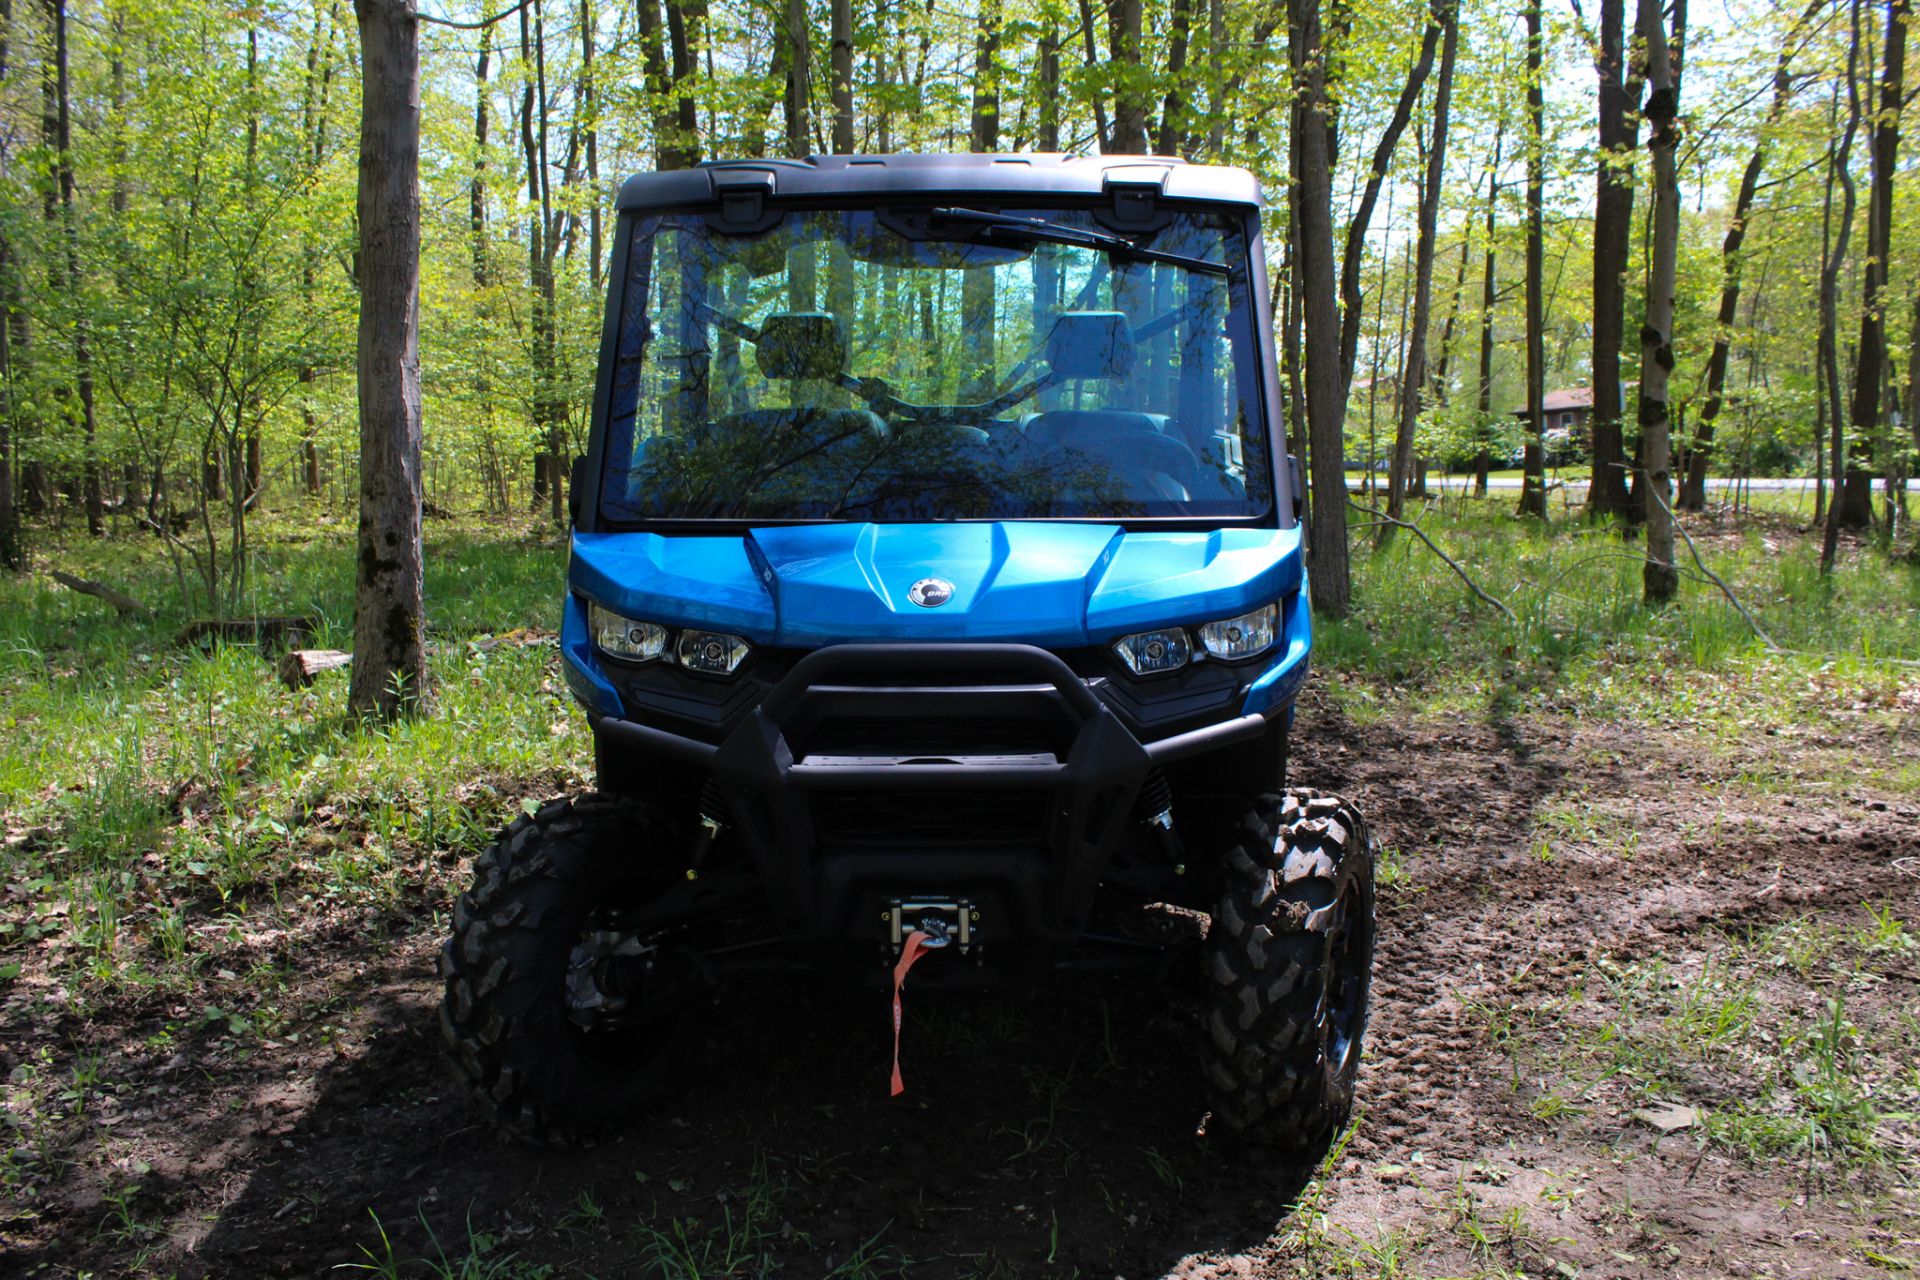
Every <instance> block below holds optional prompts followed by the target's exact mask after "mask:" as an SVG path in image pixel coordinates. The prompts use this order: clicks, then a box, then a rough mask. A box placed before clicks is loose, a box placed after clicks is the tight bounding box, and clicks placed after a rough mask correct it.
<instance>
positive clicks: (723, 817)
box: [687, 778, 727, 880]
mask: <svg viewBox="0 0 1920 1280" xmlns="http://www.w3.org/2000/svg"><path fill="white" fill-rule="evenodd" d="M726 829H727V798H726V797H725V796H724V795H722V794H721V793H720V784H719V783H717V782H715V781H714V780H713V779H712V778H708V779H707V783H706V785H705V786H703V787H701V788H700V834H699V835H698V836H696V837H694V841H693V856H692V857H691V858H690V859H688V861H687V879H689V880H698V879H699V878H700V868H701V866H702V864H704V863H705V862H706V860H707V855H708V854H709V853H711V852H713V845H714V841H716V840H718V839H719V838H720V833H721V832H722V831H725V830H726Z"/></svg>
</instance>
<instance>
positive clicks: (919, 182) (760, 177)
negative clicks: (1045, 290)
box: [619, 154, 1262, 209]
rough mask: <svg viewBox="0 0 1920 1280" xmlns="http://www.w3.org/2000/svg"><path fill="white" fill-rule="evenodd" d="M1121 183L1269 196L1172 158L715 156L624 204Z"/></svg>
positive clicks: (1075, 191) (1105, 190)
mask: <svg viewBox="0 0 1920 1280" xmlns="http://www.w3.org/2000/svg"><path fill="white" fill-rule="evenodd" d="M1116 189H1119V190H1121V191H1126V190H1132V191H1135V192H1139V193H1141V194H1147V193H1149V192H1150V193H1151V194H1152V195H1153V196H1154V197H1156V198H1159V199H1166V200H1207V201H1220V202H1226V203H1231V204H1242V205H1251V206H1254V207H1256V208H1257V207H1259V206H1260V205H1261V203H1262V201H1261V197H1260V183H1259V180H1258V179H1256V178H1255V177H1254V176H1253V175H1252V174H1251V173H1249V172H1247V170H1245V169H1238V168H1231V167H1228V166H1226V165H1199V164H1188V163H1186V162H1185V161H1184V160H1179V159H1176V158H1174V157H1172V156H1106V155H1098V156H1073V155H1012V154H988V155H891V156H809V157H808V158H807V159H805V160H782V159H763V160H715V161H709V162H707V163H705V164H702V165H699V166H698V167H696V168H692V169H676V170H668V171H666V172H661V173H640V174H635V175H634V176H633V177H631V178H628V179H627V181H626V183H625V184H624V185H623V186H622V187H621V188H620V202H619V207H620V208H622V209H664V208H676V207H685V206H688V205H703V204H711V203H713V202H715V201H718V200H720V199H722V196H723V194H724V193H726V192H728V191H739V192H740V193H742V194H746V193H747V192H753V193H755V194H758V195H760V196H762V197H763V198H770V199H773V200H778V201H787V200H834V199H845V198H848V197H853V198H860V197H883V196H929V195H932V196H942V195H952V196H969V197H976V198H978V197H989V196H991V197H1007V196H1012V197H1021V196H1051V197H1062V196H1064V197H1069V198H1079V199H1087V198H1093V199H1097V198H1099V197H1101V196H1103V195H1109V194H1113V193H1114V192H1115V191H1116Z"/></svg>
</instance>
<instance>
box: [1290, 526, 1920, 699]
mask: <svg viewBox="0 0 1920 1280" xmlns="http://www.w3.org/2000/svg"><path fill="white" fill-rule="evenodd" d="M1419 519H1420V521H1421V524H1422V527H1423V528H1424V529H1425V530H1426V531H1427V532H1428V534H1429V536H1431V537H1433V538H1434V539H1435V541H1436V542H1438V543H1439V544H1440V545H1441V546H1442V547H1444V548H1449V549H1450V552H1451V553H1452V554H1454V555H1455V556H1456V558H1457V559H1459V560H1461V562H1462V563H1463V565H1464V566H1465V567H1466V569H1467V570H1468V572H1469V573H1470V574H1472V575H1473V577H1474V578H1475V580H1476V581H1477V582H1478V583H1479V584H1480V585H1481V586H1482V587H1483V588H1485V589H1486V590H1487V591H1489V592H1490V593H1492V594H1493V595H1495V596H1497V597H1500V598H1501V599H1503V600H1504V601H1505V602H1506V603H1507V605H1508V607H1509V608H1510V609H1511V610H1512V611H1513V613H1514V615H1515V619H1514V620H1513V621H1508V620H1507V619H1506V618H1504V617H1502V616H1501V615H1500V614H1499V613H1497V612H1496V611H1494V610H1492V609H1491V608H1488V607H1487V606H1486V605H1484V604H1483V603H1480V602H1478V601H1476V600H1474V599H1473V598H1472V597H1471V596H1470V594H1469V593H1468V592H1467V590H1466V589H1465V587H1464V586H1463V585H1462V584H1461V583H1460V581H1459V580H1458V579H1457V578H1456V577H1454V576H1453V574H1452V572H1451V571H1450V570H1449V569H1448V568H1447V567H1446V566H1445V565H1444V564H1442V563H1441V562H1440V561H1439V559H1438V558H1436V557H1435V556H1434V555H1433V554H1432V553H1431V552H1429V551H1428V550H1427V549H1426V548H1425V547H1424V546H1422V545H1421V544H1420V542H1419V541H1418V539H1415V538H1411V537H1408V536H1406V535H1404V534H1402V535H1400V536H1397V537H1395V538H1393V539H1392V540H1391V541H1390V542H1388V543H1387V544H1385V545H1384V546H1382V545H1379V544H1378V543H1376V542H1375V541H1374V540H1373V537H1372V531H1371V530H1364V529H1363V530H1359V531H1357V532H1356V533H1355V535H1354V543H1353V546H1354V577H1355V588H1354V595H1355V602H1356V605H1355V611H1354V613H1353V614H1352V616H1350V617H1348V618H1346V619H1341V620H1332V619H1317V620H1316V628H1317V631H1316V635H1315V637H1314V644H1315V655H1314V657H1315V662H1316V663H1317V664H1318V665H1319V666H1320V667H1321V668H1322V669H1331V670H1332V671H1333V672H1334V673H1335V675H1336V680H1335V682H1334V687H1335V689H1336V690H1337V691H1338V692H1339V694H1340V695H1341V696H1342V698H1343V700H1344V701H1345V703H1346V704H1347V706H1348V708H1349V710H1350V711H1351V712H1352V714H1354V715H1355V716H1356V717H1358V718H1362V719H1364V718H1367V717H1369V716H1378V715H1380V714H1382V713H1383V712H1384V711H1385V710H1386V709H1387V708H1388V707H1392V708H1394V709H1395V710H1396V712H1403V711H1405V710H1407V709H1408V704H1409V703H1411V704H1412V709H1413V710H1415V711H1417V712H1418V711H1426V712H1433V713H1447V712H1459V711H1465V710H1472V711H1475V712H1488V711H1492V712H1495V713H1497V714H1503V715H1504V714H1514V713H1516V712H1521V711H1528V710H1548V711H1555V710H1564V711H1573V712H1576V713H1578V714H1581V715H1595V714H1599V715H1608V716H1632V717H1641V718H1666V719H1671V718H1674V717H1676V716H1685V717H1692V716H1725V715H1728V714H1739V713H1740V712H1741V711H1742V710H1744V709H1749V708H1751V707H1752V706H1753V705H1754V703H1755V699H1754V698H1753V697H1752V694H1753V693H1754V692H1756V691H1757V692H1759V693H1760V694H1761V695H1762V696H1761V697H1760V698H1759V699H1758V701H1759V702H1760V703H1762V704H1779V705H1782V706H1790V707H1791V708H1792V709H1793V713H1794V714H1795V715H1797V714H1798V710H1799V709H1800V708H1801V707H1802V706H1803V705H1804V704H1806V703H1808V702H1810V701H1811V702H1814V703H1816V704H1817V703H1819V702H1822V701H1827V702H1832V701H1835V700H1836V699H1834V698H1832V697H1829V696H1827V695H1829V694H1832V693H1838V694H1839V695H1840V696H1842V697H1845V698H1846V699H1847V705H1848V706H1852V705H1853V704H1854V703H1864V704H1866V705H1867V706H1868V707H1870V708H1871V707H1885V708H1889V709H1892V708H1894V707H1895V706H1896V702H1897V699H1898V698H1899V697H1900V694H1901V691H1902V690H1903V689H1904V688H1906V687H1908V686H1910V685H1912V684H1913V683H1914V682H1915V678H1916V677H1915V671H1914V669H1913V667H1912V666H1911V665H1907V664H1913V663H1916V662H1920V569H1916V568H1915V567H1914V566H1913V565H1911V564H1901V563H1896V562H1893V561H1891V560H1889V558H1888V557H1886V556H1884V555H1882V554H1880V553H1879V552H1877V551H1874V550H1872V549H1870V548H1867V547H1850V548H1848V549H1847V552H1846V554H1845V555H1844V556H1843V557H1842V560H1841V563H1840V564H1839V566H1838V567H1837V569H1836V571H1835V573H1834V574H1833V576H1832V577H1831V578H1823V577H1821V576H1820V574H1819V572H1818V568H1817V555H1818V551H1817V546H1816V544H1815V541H1814V539H1812V538H1810V537H1807V536H1804V535H1800V534H1798V533H1796V532H1794V531H1793V530H1792V529H1791V527H1788V526H1784V525H1778V526H1776V525H1775V524H1772V523H1765V522H1763V523H1760V524H1758V525H1747V526H1744V527H1737V528H1735V527H1729V528H1727V529H1725V530H1722V531H1717V532H1711V533H1710V532H1709V531H1708V529H1707V528H1706V527H1705V526H1703V527H1702V528H1700V529H1699V530H1697V531H1696V534H1695V536H1696V541H1698V542H1700V543H1701V549H1702V553H1703V554H1704V555H1705V556H1706V557H1707V559H1708V563H1709V565H1710V566H1711V567H1712V568H1713V570H1714V571H1715V572H1716V573H1718V574H1719V575H1720V576H1722V577H1723V578H1725V579H1726V580H1727V581H1728V583H1729V584H1730V585H1731V586H1732V587H1733V589H1734V591H1735V593H1736V594H1737V595H1738V596H1739V597H1740V599H1741V600H1742V602H1743V603H1744V604H1745V605H1746V606H1747V608H1748V609H1749V610H1751V611H1752V612H1753V613H1754V614H1755V616H1756V617H1757V618H1758V620H1759V621H1760V624H1761V625H1762V626H1763V627H1764V628H1765V629H1766V631H1767V633H1768V634H1769V635H1770V636H1771V637H1772V638H1773V639H1774V641H1775V642H1776V643H1777V644H1778V645H1779V646H1780V648H1781V649H1783V650H1787V651H1789V652H1786V653H1770V652H1769V651H1768V650H1767V649H1766V648H1765V646H1764V645H1763V644H1762V643H1761V642H1760V640H1759V639H1758V637H1756V636H1755V635H1754V633H1753V631H1752V629H1751V628H1750V627H1749V626H1748V625H1747V624H1746V622H1745V621H1744V620H1743V619H1742V618H1741V617H1740V615H1739V614H1738V612H1737V611H1736V610H1735V609H1734V608H1733V607H1732V606H1731V605H1730V604H1728V603H1727V601H1726V599H1725V598H1724V596H1722V594H1721V593H1720V591H1719V589H1718V588H1717V587H1715V586H1714V585H1713V584H1712V583H1711V582H1709V581H1707V580H1706V579H1704V578H1702V577H1700V576H1699V575H1698V574H1697V573H1695V572H1694V570H1693V567H1692V565H1691V562H1690V561H1689V560H1686V559H1685V558H1684V557H1685V553H1684V548H1683V549H1682V555H1683V564H1682V567H1683V570H1684V572H1685V576H1683V580H1682V583H1681V588H1680V595H1679V598H1678V599H1677V600H1676V601H1675V602H1674V604H1673V605H1672V606H1671V607H1668V608H1663V609H1649V608H1647V607H1645V606H1644V604H1643V603H1642V592H1641V570H1642V559H1641V556H1642V551H1641V547H1640V544H1639V543H1637V542H1622V541H1621V540H1620V539H1618V538H1617V537H1615V536H1614V535H1612V534H1610V533H1608V532H1606V531H1603V530H1595V529H1592V528H1590V527H1588V526H1587V525H1586V524H1585V523H1584V522H1581V521H1579V520H1577V519H1576V520H1573V521H1559V522H1556V523H1552V524H1548V525H1541V524H1538V523H1536V522H1521V521H1516V520H1514V519H1513V518H1512V517H1511V516H1510V515H1509V514H1508V512H1507V509H1506V505H1505V504H1504V503H1498V502H1495V503H1485V502H1479V501H1474V500H1468V499H1459V498H1449V499H1446V500H1444V501H1438V502H1434V503H1432V504H1429V505H1428V506H1427V507H1425V508H1424V509H1423V510H1422V513H1421V514H1420V515H1419ZM1365 520H1366V517H1365V516H1364V515H1359V514H1358V513H1356V521H1357V522H1360V523H1364V522H1365ZM1809 682H1811V683H1812V684H1813V685H1814V686H1815V688H1814V689H1813V690H1811V691H1809V690H1807V689H1806V688H1805V686H1806V685H1807V684H1808V683H1809ZM1731 687H1737V688H1738V690H1739V691H1740V696H1738V697H1735V698H1730V699H1729V698H1725V697H1723V696H1721V695H1723V694H1724V693H1726V692H1728V691H1729V689H1730V688H1731ZM1789 695H1790V696H1789ZM1782 699H1785V701H1784V702H1783V701H1782ZM1789 719H1790V718H1789Z"/></svg>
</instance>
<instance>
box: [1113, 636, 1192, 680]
mask: <svg viewBox="0 0 1920 1280" xmlns="http://www.w3.org/2000/svg"><path fill="white" fill-rule="evenodd" d="M1113 651H1114V652H1115V653H1117V654H1119V655H1120V661H1122V662H1124V663H1126V664H1127V670H1129V671H1131V672H1133V674H1135V675H1137V676H1150V675H1157V674H1159V673H1160V672H1162V671H1178V670H1179V669H1180V668H1181V667H1184V666H1186V665H1187V659H1188V657H1190V656H1191V655H1192V653H1193V645H1192V642H1191V641H1189V640H1188V639H1187V633H1186V629H1185V628H1183V627H1168V628H1166V629H1165V630H1163V631H1141V632H1138V633H1136V634H1134V635H1130V636H1121V637H1120V638H1119V639H1118V640H1115V641H1114V642H1113Z"/></svg>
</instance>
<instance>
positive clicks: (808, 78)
mask: <svg viewBox="0 0 1920 1280" xmlns="http://www.w3.org/2000/svg"><path fill="white" fill-rule="evenodd" d="M781 30H782V32H783V33H784V35H785V37H786V46H787V100H786V101H787V154H788V155H789V156H792V157H793V158H794V159H796V160H804V159H806V158H807V156H808V154H809V153H811V152H812V150H813V143H812V140H811V139H812V133H813V123H812V115H811V112H810V107H809V102H810V99H809V94H810V93H811V91H812V90H811V84H812V81H813V52H812V47H811V45H810V44H809V43H808V40H809V34H808V31H809V24H808V18H807V0H786V17H785V20H784V22H783V24H782V27H781Z"/></svg>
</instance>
